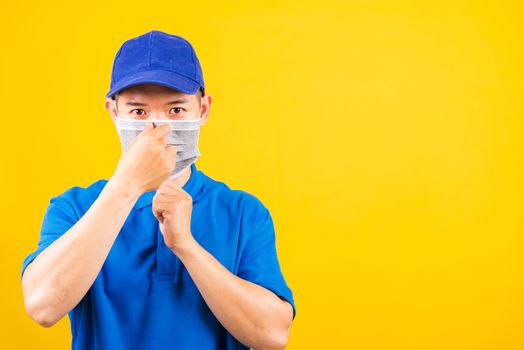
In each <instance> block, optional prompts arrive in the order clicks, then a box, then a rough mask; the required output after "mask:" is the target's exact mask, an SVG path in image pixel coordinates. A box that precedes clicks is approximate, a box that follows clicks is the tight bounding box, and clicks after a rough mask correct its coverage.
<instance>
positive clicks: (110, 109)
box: [104, 98, 117, 122]
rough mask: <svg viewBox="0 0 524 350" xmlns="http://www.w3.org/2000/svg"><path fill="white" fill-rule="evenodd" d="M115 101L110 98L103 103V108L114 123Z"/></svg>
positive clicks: (115, 114)
mask: <svg viewBox="0 0 524 350" xmlns="http://www.w3.org/2000/svg"><path fill="white" fill-rule="evenodd" d="M115 104H116V101H115V100H113V99H112V98H106V100H105V102H104V107H105V108H106V109H107V111H108V112H109V115H110V116H111V119H113V122H115V118H116V116H117V112H116V108H115Z"/></svg>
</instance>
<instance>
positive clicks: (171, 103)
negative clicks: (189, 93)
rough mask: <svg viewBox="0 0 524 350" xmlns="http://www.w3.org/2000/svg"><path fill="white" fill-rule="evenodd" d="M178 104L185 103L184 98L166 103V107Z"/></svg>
mask: <svg viewBox="0 0 524 350" xmlns="http://www.w3.org/2000/svg"><path fill="white" fill-rule="evenodd" d="M179 103H187V99H186V98H185V97H181V98H179V99H176V100H173V101H169V102H167V103H166V105H176V104H179Z"/></svg>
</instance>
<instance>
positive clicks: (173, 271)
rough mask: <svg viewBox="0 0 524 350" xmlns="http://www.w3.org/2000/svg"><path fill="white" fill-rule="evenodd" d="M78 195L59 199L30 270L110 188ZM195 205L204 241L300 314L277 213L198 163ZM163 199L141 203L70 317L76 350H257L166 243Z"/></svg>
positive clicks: (196, 233) (190, 187)
mask: <svg viewBox="0 0 524 350" xmlns="http://www.w3.org/2000/svg"><path fill="white" fill-rule="evenodd" d="M106 183H107V180H105V179H101V180H98V181H96V182H94V183H93V184H91V185H90V186H88V187H85V188H84V187H77V186H75V187H72V188H70V189H68V190H66V191H65V192H63V193H62V194H60V195H58V196H56V197H52V198H51V200H50V203H49V206H48V208H47V211H46V213H45V215H44V218H43V222H42V227H41V232H40V239H39V242H38V246H37V248H36V250H35V251H34V252H32V253H31V254H29V255H27V256H26V258H25V259H24V261H23V264H22V274H23V273H24V271H25V269H26V267H27V266H28V265H29V264H30V263H31V262H32V261H33V260H34V259H35V258H36V257H37V256H38V254H40V253H41V252H42V251H43V250H44V249H46V248H47V247H48V246H49V245H50V244H52V243H53V242H54V241H55V240H56V239H57V238H58V237H60V236H61V235H62V234H64V233H65V232H67V230H69V228H71V227H72V226H73V225H74V224H75V223H76V222H77V221H78V220H79V219H80V218H81V217H82V216H83V215H84V213H85V212H86V211H87V210H88V209H89V208H90V206H91V205H92V204H93V202H94V201H95V200H96V199H97V198H98V196H99V194H100V192H101V191H102V190H103V188H104V186H105V185H106ZM183 189H184V190H185V191H186V192H188V193H189V194H190V195H191V197H192V198H193V210H192V217H191V232H192V234H193V237H194V238H195V240H196V241H197V242H198V243H199V244H200V245H201V246H202V247H203V248H204V249H206V250H207V251H208V252H209V253H211V254H212V255H213V256H214V257H215V258H216V259H217V260H218V261H219V262H220V263H221V264H222V265H223V266H224V267H225V268H226V269H228V270H229V271H230V272H231V273H233V274H234V275H236V276H238V277H240V278H242V279H245V280H248V281H250V282H253V283H256V284H258V285H260V286H262V287H264V288H266V289H268V290H270V291H272V292H273V293H275V294H276V295H278V296H280V297H281V298H283V299H284V300H286V301H287V302H289V303H290V304H291V306H292V307H293V318H295V315H296V308H295V302H294V299H293V293H292V291H291V289H290V288H289V287H288V285H287V283H286V281H285V279H284V276H283V274H282V271H281V268H280V264H279V261H278V257H277V251H276V241H275V230H274V225H273V221H272V218H271V215H270V212H269V210H268V209H267V208H266V207H265V206H264V205H263V204H262V202H261V201H260V200H259V199H257V198H256V197H255V196H253V195H251V194H249V193H247V192H244V191H241V190H233V189H230V188H229V187H228V186H227V185H226V184H224V183H223V182H219V181H216V180H214V179H212V178H210V177H208V176H207V175H206V174H204V172H203V171H201V170H198V169H197V168H196V165H195V164H192V165H191V176H190V178H189V179H188V181H187V182H186V184H185V185H184V186H183ZM155 193H156V191H151V192H145V193H144V194H142V195H141V196H140V197H139V198H138V200H137V201H136V203H135V205H134V207H133V208H132V210H131V212H130V213H129V216H128V217H127V219H126V221H125V223H124V224H123V226H122V228H121V230H120V232H119V234H118V236H117V238H116V240H115V242H114V244H113V246H112V247H111V249H110V251H109V254H108V256H107V258H106V260H105V262H104V264H103V266H102V269H101V270H100V272H99V274H98V276H97V278H96V280H95V281H94V283H93V285H92V286H91V287H90V289H89V290H88V292H87V293H86V295H85V296H84V297H83V298H82V300H81V301H80V302H79V303H78V304H77V305H76V306H75V307H74V308H73V309H72V310H71V311H70V312H69V313H68V316H69V319H70V324H71V333H72V349H73V350H75V349H76V350H88V349H90V350H91V349H112V350H119V349H148V350H155V349H168V348H169V349H206V350H207V349H217V350H218V349H220V350H223V349H231V350H232V349H249V348H248V347H246V346H244V345H242V344H241V343H240V342H238V341H237V340H236V339H235V338H234V337H233V336H232V335H231V334H230V333H229V332H228V331H227V330H226V329H225V328H224V327H223V326H222V325H221V324H220V322H219V321H218V320H217V319H216V318H215V316H214V315H213V313H212V312H211V310H210V309H209V307H208V306H207V304H206V302H205V301H204V299H203V298H202V296H201V294H200V292H199V290H198V289H197V287H196V285H195V283H194V282H193V280H192V279H191V277H190V275H189V273H188V271H187V270H186V268H185V267H184V265H183V264H182V263H181V261H180V260H179V259H178V257H177V256H176V255H175V254H174V253H173V252H172V251H171V250H170V249H169V248H168V247H167V246H166V245H165V243H164V240H163V236H162V233H161V231H160V227H159V223H158V221H157V219H156V218H155V216H154V215H153V212H152V208H151V205H152V200H153V197H154V195H155Z"/></svg>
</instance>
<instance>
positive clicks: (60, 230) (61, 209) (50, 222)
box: [20, 192, 78, 278]
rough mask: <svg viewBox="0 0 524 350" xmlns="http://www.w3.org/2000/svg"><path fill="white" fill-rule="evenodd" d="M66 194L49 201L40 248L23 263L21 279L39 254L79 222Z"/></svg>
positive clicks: (41, 232) (39, 242)
mask: <svg viewBox="0 0 524 350" xmlns="http://www.w3.org/2000/svg"><path fill="white" fill-rule="evenodd" d="M66 193H67V192H66ZM64 194H65V193H64ZM64 194H62V195H59V196H56V197H52V198H51V200H50V201H49V205H48V207H47V210H46V213H45V215H44V219H43V221H42V227H41V230H40V239H39V241H38V246H37V248H36V250H35V251H33V252H32V253H30V254H29V255H27V256H26V257H25V259H24V261H23V262H22V273H21V274H20V278H21V277H22V276H23V275H24V271H25V269H26V268H27V266H28V265H29V264H30V263H31V262H32V261H33V260H34V259H35V258H36V257H37V256H38V254H40V253H41V252H42V251H43V250H44V249H46V248H47V247H48V246H49V245H51V243H53V242H54V241H55V240H56V239H57V238H58V237H60V236H61V235H63V234H64V233H65V232H67V231H68V230H69V229H70V228H71V227H72V226H73V225H74V224H75V223H76V222H77V221H78V219H77V215H76V213H75V211H74V208H73V207H72V206H71V205H70V204H69V202H68V201H67V199H66V196H65V195H64Z"/></svg>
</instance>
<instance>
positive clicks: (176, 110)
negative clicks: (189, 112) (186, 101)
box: [171, 107, 183, 114]
mask: <svg viewBox="0 0 524 350" xmlns="http://www.w3.org/2000/svg"><path fill="white" fill-rule="evenodd" d="M171 111H172V112H173V113H177V114H178V113H180V112H182V111H183V109H182V108H180V107H173V108H171Z"/></svg>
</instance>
